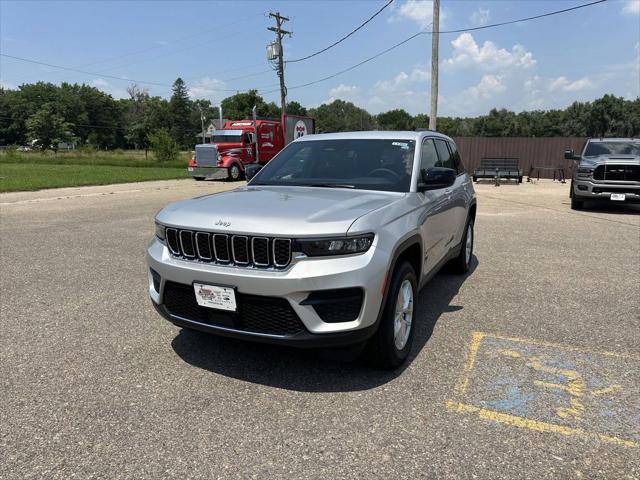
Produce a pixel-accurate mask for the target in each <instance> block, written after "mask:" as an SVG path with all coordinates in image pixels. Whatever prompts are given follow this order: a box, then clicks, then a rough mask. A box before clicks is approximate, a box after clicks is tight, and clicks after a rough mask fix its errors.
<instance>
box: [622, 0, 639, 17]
mask: <svg viewBox="0 0 640 480" xmlns="http://www.w3.org/2000/svg"><path fill="white" fill-rule="evenodd" d="M622 13H626V14H628V15H640V0H627V1H626V2H625V4H624V7H622Z"/></svg>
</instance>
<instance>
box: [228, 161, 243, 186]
mask: <svg viewBox="0 0 640 480" xmlns="http://www.w3.org/2000/svg"><path fill="white" fill-rule="evenodd" d="M241 174H242V172H241V171H240V167H239V166H238V164H237V163H234V164H233V165H231V166H230V167H229V180H231V181H232V182H235V181H237V180H240V175H241Z"/></svg>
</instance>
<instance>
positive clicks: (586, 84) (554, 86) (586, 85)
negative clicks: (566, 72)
mask: <svg viewBox="0 0 640 480" xmlns="http://www.w3.org/2000/svg"><path fill="white" fill-rule="evenodd" d="M593 86H594V84H593V82H592V81H591V80H590V79H589V77H583V78H581V79H579V80H575V81H573V82H570V81H569V80H568V79H567V77H558V78H556V79H554V80H552V81H551V83H550V84H549V91H550V92H554V91H557V90H563V91H565V92H580V91H582V90H588V89H590V88H593Z"/></svg>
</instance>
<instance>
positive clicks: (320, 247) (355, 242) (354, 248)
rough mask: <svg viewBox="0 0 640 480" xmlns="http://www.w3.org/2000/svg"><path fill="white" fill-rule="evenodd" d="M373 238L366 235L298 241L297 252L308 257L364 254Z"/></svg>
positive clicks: (370, 235)
mask: <svg viewBox="0 0 640 480" xmlns="http://www.w3.org/2000/svg"><path fill="white" fill-rule="evenodd" d="M373 238H374V235H373V234H372V233H368V234H366V235H359V236H357V237H344V238H326V239H312V240H298V241H297V250H300V251H301V252H302V253H304V254H305V255H307V256H309V257H319V256H323V255H348V254H352V253H364V252H366V251H367V250H369V247H371V244H372V243H373Z"/></svg>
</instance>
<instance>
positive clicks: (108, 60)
mask: <svg viewBox="0 0 640 480" xmlns="http://www.w3.org/2000/svg"><path fill="white" fill-rule="evenodd" d="M258 16H262V15H255V14H254V15H246V16H244V17H241V18H240V19H238V20H236V21H234V22H227V23H222V24H219V25H216V26H215V27H212V28H208V29H206V30H201V31H199V32H198V33H194V34H190V35H186V36H181V37H178V38H175V39H173V40H171V42H177V43H182V42H183V41H184V40H189V39H191V38H195V37H199V36H201V35H204V34H207V33H211V32H215V33H220V30H219V29H220V28H224V27H230V26H232V25H237V24H239V23H243V22H245V21H246V20H249V19H252V18H254V17H258ZM201 45H202V43H198V44H194V45H192V47H198V46H201ZM166 46H167V44H164V45H161V44H157V45H153V46H151V47H147V48H144V49H140V50H135V51H129V52H128V53H123V54H121V55H116V56H113V57H108V58H105V59H103V60H96V61H94V62H91V63H86V64H84V65H80V66H79V67H78V68H86V67H90V66H92V65H97V64H99V63H109V62H112V61H113V60H119V59H121V58H125V57H131V56H134V55H138V54H140V53H146V52H149V51H151V50H157V49H160V48H164V47H166ZM154 58H155V57H154ZM110 68H111V67H110Z"/></svg>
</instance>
